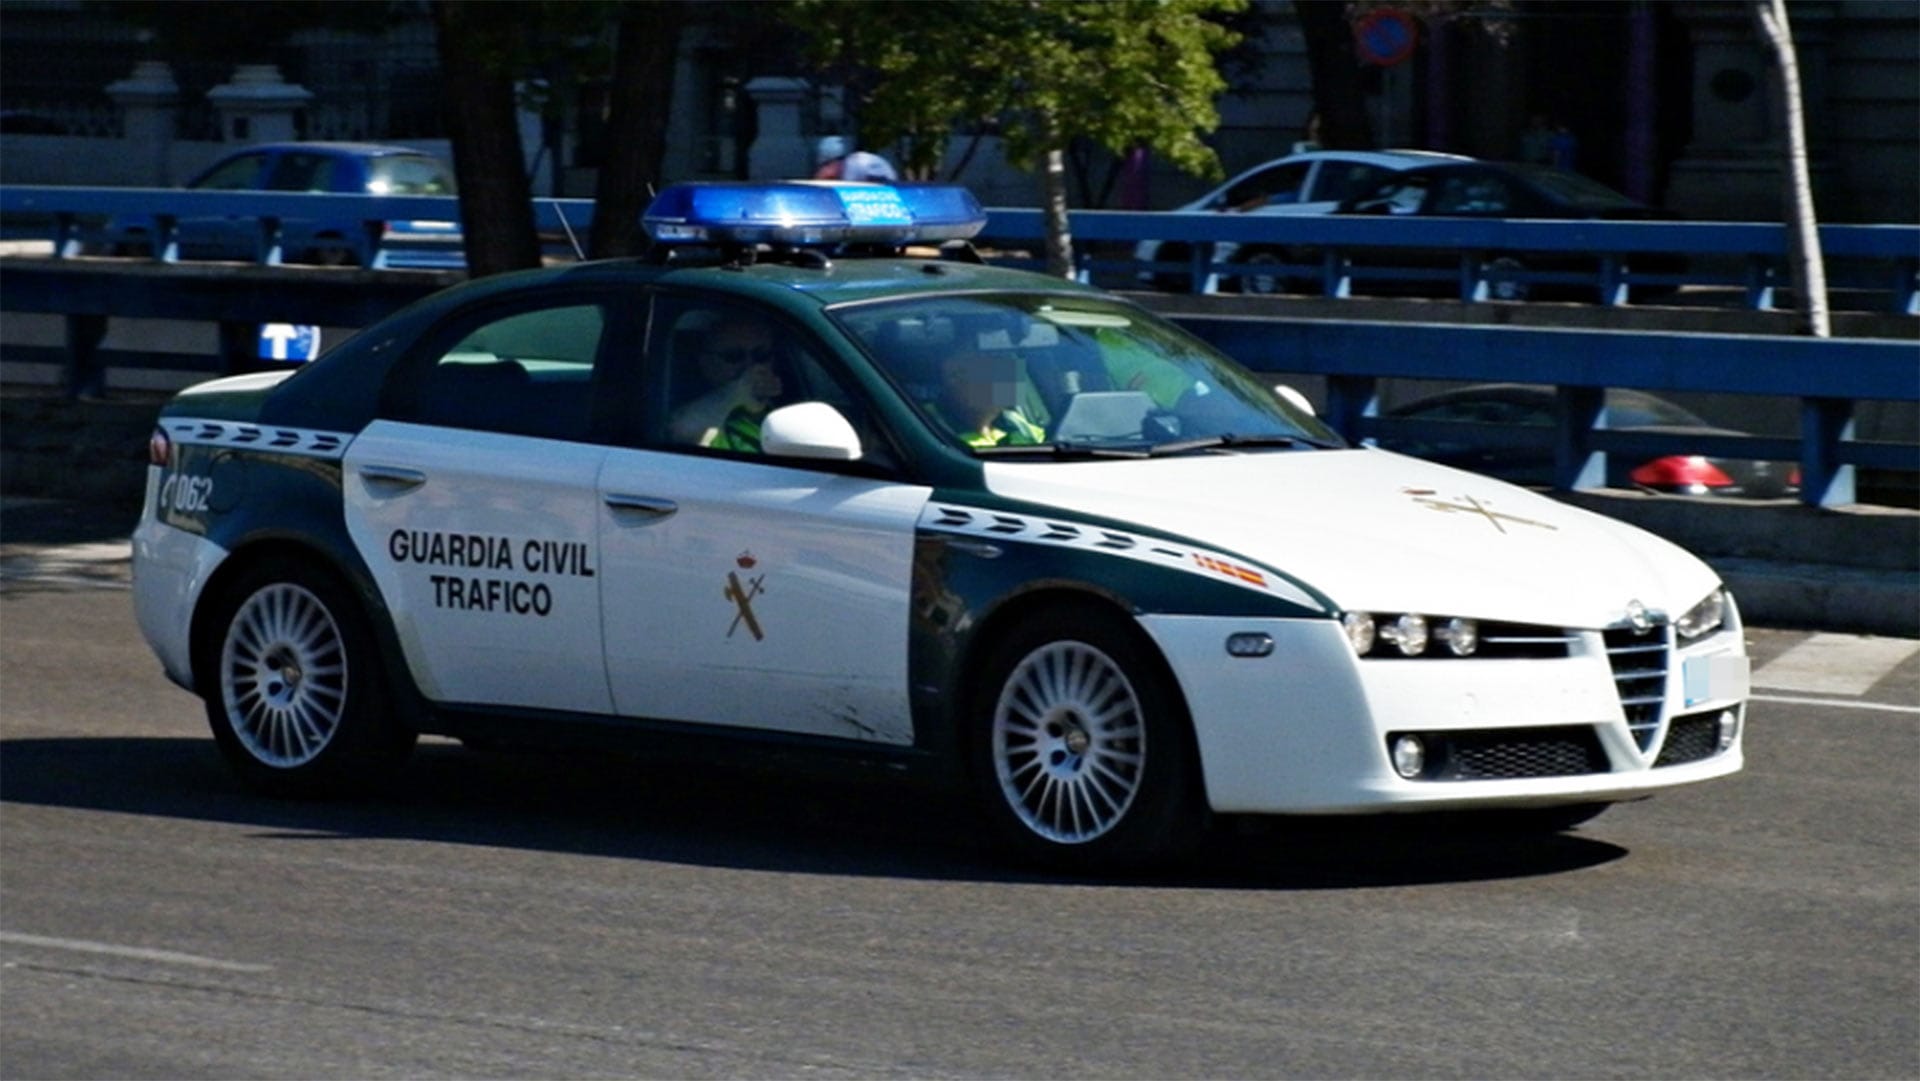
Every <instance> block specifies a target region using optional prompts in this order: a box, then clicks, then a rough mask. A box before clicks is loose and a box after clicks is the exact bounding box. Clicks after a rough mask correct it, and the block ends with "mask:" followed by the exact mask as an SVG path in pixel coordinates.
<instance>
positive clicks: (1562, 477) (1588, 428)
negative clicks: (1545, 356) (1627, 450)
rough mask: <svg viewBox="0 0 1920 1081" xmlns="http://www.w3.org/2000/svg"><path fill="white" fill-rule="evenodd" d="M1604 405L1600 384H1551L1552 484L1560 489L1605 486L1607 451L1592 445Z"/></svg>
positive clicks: (1604, 409)
mask: <svg viewBox="0 0 1920 1081" xmlns="http://www.w3.org/2000/svg"><path fill="white" fill-rule="evenodd" d="M1606 405H1607V392H1606V391H1605V390H1604V389H1603V388H1600V387H1564V386H1563V387H1556V388H1554V402H1553V486H1554V487H1555V488H1557V489H1559V490H1560V491H1563V492H1565V491H1574V490H1577V489H1581V488H1604V487H1606V484H1607V452H1606V451H1603V450H1595V449H1594V448H1593V429H1594V428H1596V427H1598V426H1599V424H1600V422H1601V418H1602V415H1603V414H1604V413H1605V412H1606Z"/></svg>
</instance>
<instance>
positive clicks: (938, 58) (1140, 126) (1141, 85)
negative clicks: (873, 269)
mask: <svg viewBox="0 0 1920 1081" xmlns="http://www.w3.org/2000/svg"><path fill="white" fill-rule="evenodd" d="M1244 7H1245V0H923V2H918V3H895V2H885V0H798V2H797V3H795V4H794V5H793V7H792V8H791V9H790V15H789V18H791V19H792V20H793V21H794V22H795V23H796V24H797V25H799V26H800V27H801V28H802V29H804V30H806V31H807V32H808V33H809V34H810V35H811V36H812V38H813V41H814V45H815V50H816V60H818V61H819V62H820V63H821V64H822V66H823V67H827V68H829V69H830V70H835V71H836V73H837V74H839V75H840V76H841V77H842V78H844V79H845V80H846V82H847V84H848V85H849V86H850V87H851V88H852V89H853V91H854V93H855V97H856V107H857V108H858V110H859V118H860V133H861V136H862V138H863V141H865V142H867V143H869V144H872V145H880V144H886V143H893V142H895V141H900V142H903V143H904V144H905V147H906V152H905V155H904V157H905V161H904V164H905V165H906V167H907V168H908V170H909V171H910V172H913V173H914V174H916V175H927V174H928V173H930V172H932V171H933V170H934V169H936V168H937V167H938V166H939V163H940V162H941V160H942V159H943V157H944V155H945V153H946V147H947V143H948V142H949V141H950V139H951V138H952V136H953V135H954V134H955V132H956V131H966V130H978V129H981V128H985V129H988V130H991V131H993V132H994V133H995V134H998V135H1000V136H1002V137H1003V138H1004V139H1005V141H1006V153H1007V158H1008V160H1009V161H1011V162H1012V163H1013V164H1015V165H1016V166H1019V167H1021V168H1032V167H1033V166H1034V165H1035V164H1036V163H1037V162H1038V161H1039V160H1040V158H1041V157H1042V156H1044V154H1045V153H1046V152H1047V151H1049V150H1054V149H1060V148H1063V147H1065V146H1066V145H1067V143H1068V142H1069V141H1071V140H1074V139H1088V140H1092V141H1094V142H1096V143H1098V144H1100V145H1102V146H1105V147H1106V148H1107V149H1109V150H1111V151H1113V152H1114V153H1116V154H1123V153H1126V152H1127V151H1129V150H1131V149H1133V148H1134V147H1136V146H1146V147H1148V148H1150V149H1152V150H1153V151H1155V152H1156V153H1158V154H1159V155H1161V156H1162V157H1163V158H1165V159H1166V160H1168V161H1170V162H1172V163H1173V164H1175V165H1176V166H1178V167H1180V168H1182V169H1185V170H1188V171H1190V172H1194V173H1198V174H1201V175H1207V176H1217V175H1219V173H1220V162H1219V158H1218V157H1217V156H1216V155H1215V154H1214V152H1213V149H1212V148H1211V147H1209V146H1208V145H1207V144H1206V143H1205V142H1203V141H1202V136H1204V135H1206V134H1207V133H1208V132H1211V131H1212V130H1213V129H1214V128H1216V127H1218V126H1219V122H1220V119H1219V113H1218V112H1217V111H1216V109H1215V108H1214V98H1215V97H1216V96H1217V95H1219V93H1220V92H1221V91H1223V90H1224V89H1226V81H1225V80H1224V79H1223V78H1222V77H1221V75H1220V73H1219V70H1218V68H1217V66H1216V63H1215V56H1216V54H1218V53H1220V52H1221V51H1223V50H1225V49H1228V48H1230V47H1231V46H1233V45H1234V44H1235V43H1236V42H1237V41H1238V40H1239V35H1238V34H1236V33H1234V32H1233V31H1231V30H1229V29H1227V28H1226V27H1225V26H1223V25H1221V23H1220V22H1219V21H1217V19H1218V17H1220V16H1224V15H1227V14H1230V13H1234V12H1238V11H1240V10H1242V9H1243V8H1244Z"/></svg>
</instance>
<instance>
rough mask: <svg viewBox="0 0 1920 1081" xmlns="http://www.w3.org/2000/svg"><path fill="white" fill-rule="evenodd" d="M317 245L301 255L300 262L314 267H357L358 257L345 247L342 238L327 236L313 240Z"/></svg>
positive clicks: (344, 240) (344, 241) (343, 238)
mask: <svg viewBox="0 0 1920 1081" xmlns="http://www.w3.org/2000/svg"><path fill="white" fill-rule="evenodd" d="M314 239H315V240H316V241H318V243H316V244H315V245H314V246H313V247H311V248H308V249H307V250H306V251H305V252H304V253H302V255H301V258H300V261H301V262H303V263H311V264H313V265H314V266H331V267H357V266H359V265H360V256H359V255H357V254H355V252H354V250H353V249H352V248H351V247H349V246H348V245H347V239H346V238H345V237H342V236H336V235H333V234H327V235H325V236H318V237H315V238H314Z"/></svg>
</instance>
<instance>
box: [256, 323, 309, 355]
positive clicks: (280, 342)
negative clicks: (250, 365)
mask: <svg viewBox="0 0 1920 1081" xmlns="http://www.w3.org/2000/svg"><path fill="white" fill-rule="evenodd" d="M319 355H320V328H319V327H315V326H307V325H306V324H303V323H266V324H264V325H262V326H261V327H260V359H261V360H291V361H294V362H296V363H304V362H306V361H309V360H312V359H313V358H314V357H317V356H319Z"/></svg>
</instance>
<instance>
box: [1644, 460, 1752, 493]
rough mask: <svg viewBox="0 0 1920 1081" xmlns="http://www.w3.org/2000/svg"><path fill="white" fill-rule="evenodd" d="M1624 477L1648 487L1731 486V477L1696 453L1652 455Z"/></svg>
mask: <svg viewBox="0 0 1920 1081" xmlns="http://www.w3.org/2000/svg"><path fill="white" fill-rule="evenodd" d="M1628 476H1630V477H1632V478H1633V482H1634V483H1635V484H1644V485H1646V486H1647V487H1649V488H1694V487H1699V488H1731V487H1732V486H1733V478H1732V477H1729V476H1727V475H1726V474H1725V473H1723V472H1721V470H1720V467H1719V466H1717V465H1714V464H1713V463H1712V462H1709V461H1707V460H1706V459H1705V458H1702V457H1700V456H1699V455H1697V454H1675V455H1672V456H1670V457H1666V458H1655V459H1654V460H1653V461H1651V462H1648V463H1646V464H1645V465H1643V466H1641V467H1640V468H1638V469H1636V470H1634V471H1633V472H1632V473H1630V474H1628Z"/></svg>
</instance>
